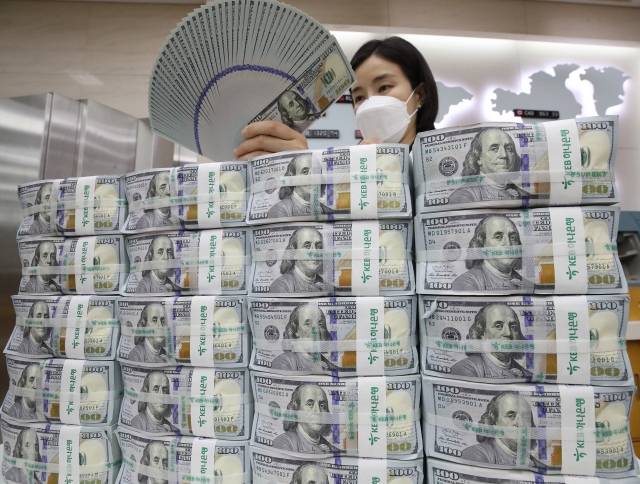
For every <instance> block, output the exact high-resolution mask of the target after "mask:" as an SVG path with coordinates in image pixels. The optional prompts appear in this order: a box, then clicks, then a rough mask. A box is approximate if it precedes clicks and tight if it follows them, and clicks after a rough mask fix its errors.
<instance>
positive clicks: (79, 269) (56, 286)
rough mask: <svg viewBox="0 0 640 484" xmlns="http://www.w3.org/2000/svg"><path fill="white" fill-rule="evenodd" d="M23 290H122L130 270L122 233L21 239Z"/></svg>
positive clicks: (21, 287) (114, 291)
mask: <svg viewBox="0 0 640 484" xmlns="http://www.w3.org/2000/svg"><path fill="white" fill-rule="evenodd" d="M18 251H19V254H20V260H21V262H22V280H21V281H20V293H21V294H102V295H106V294H118V291H119V290H120V288H121V287H122V285H123V283H124V281H125V279H126V277H127V273H128V263H127V255H126V252H125V247H124V238H123V237H122V235H106V236H101V235H100V236H93V237H76V238H65V237H46V238H42V237H41V238H29V239H21V240H19V241H18Z"/></svg>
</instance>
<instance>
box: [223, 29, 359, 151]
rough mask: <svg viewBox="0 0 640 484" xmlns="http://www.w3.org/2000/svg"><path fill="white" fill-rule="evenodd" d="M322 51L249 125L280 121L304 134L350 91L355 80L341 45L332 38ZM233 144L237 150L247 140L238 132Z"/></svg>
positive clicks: (315, 54) (308, 62)
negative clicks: (259, 122) (258, 122)
mask: <svg viewBox="0 0 640 484" xmlns="http://www.w3.org/2000/svg"><path fill="white" fill-rule="evenodd" d="M321 48H322V49H323V50H322V51H319V52H315V53H314V55H313V56H312V57H313V58H312V59H311V61H309V60H306V62H307V66H306V68H305V69H304V71H303V72H302V73H301V74H300V76H298V80H297V81H296V82H295V83H292V84H291V85H290V86H289V87H288V88H287V89H286V90H285V91H283V92H282V93H281V94H280V95H279V96H278V97H277V98H275V99H273V100H272V101H271V102H269V104H268V105H267V107H265V108H264V109H263V110H262V111H260V112H259V113H258V114H257V115H256V116H255V117H254V118H253V119H251V121H250V122H249V123H254V122H256V121H279V122H281V123H283V124H286V125H287V126H289V127H290V128H292V129H294V130H296V131H298V132H299V133H303V132H304V131H305V130H306V129H307V128H308V127H309V126H311V125H312V124H313V123H314V122H315V121H316V120H317V119H318V118H319V117H320V116H322V114H324V112H325V111H326V110H327V109H328V108H329V107H330V106H331V105H332V104H333V103H334V102H336V101H337V100H338V99H339V98H340V96H342V94H343V93H344V92H345V91H346V90H347V89H349V87H350V86H351V85H352V84H353V83H354V82H355V80H356V77H355V74H354V73H353V70H352V69H351V66H350V64H349V62H347V59H346V57H345V55H344V53H343V52H342V49H341V48H340V45H339V44H338V42H337V41H336V40H335V39H333V38H331V39H330V40H329V41H328V42H325V43H323V44H322V46H321ZM233 141H234V143H235V144H234V145H233V146H238V145H239V144H240V143H241V142H242V141H244V138H243V137H242V136H241V135H240V133H239V132H238V133H237V134H236V135H235V136H234V140H233Z"/></svg>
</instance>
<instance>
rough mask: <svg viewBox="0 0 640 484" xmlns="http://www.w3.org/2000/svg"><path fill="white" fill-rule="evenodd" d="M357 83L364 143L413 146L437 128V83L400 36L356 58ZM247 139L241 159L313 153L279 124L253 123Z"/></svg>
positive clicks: (356, 99)
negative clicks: (426, 132) (285, 153)
mask: <svg viewBox="0 0 640 484" xmlns="http://www.w3.org/2000/svg"><path fill="white" fill-rule="evenodd" d="M351 67H352V68H353V71H354V72H355V74H356V82H355V84H354V85H353V86H352V87H351V96H352V98H353V107H354V111H355V113H356V122H357V123H358V127H359V128H360V130H361V131H362V133H363V136H364V139H363V140H362V142H361V144H371V143H384V142H387V143H403V144H408V145H411V144H413V141H414V139H415V137H416V134H417V133H420V132H422V131H429V130H432V129H434V125H433V123H434V121H435V119H436V115H437V114H438V91H437V88H436V82H435V80H434V78H433V74H431V70H430V69H429V66H428V65H427V62H426V61H425V59H424V57H423V56H422V54H421V53H420V52H419V51H418V49H416V48H415V47H414V46H413V45H412V44H411V43H409V42H407V41H406V40H404V39H401V38H400V37H390V38H388V39H385V40H371V41H369V42H367V43H366V44H364V45H363V46H362V47H360V49H358V51H357V52H356V54H355V55H354V56H353V59H351ZM242 136H244V137H245V138H247V139H246V141H243V142H242V143H241V144H240V145H239V146H238V147H237V148H236V149H235V150H234V154H235V156H236V158H237V159H240V160H248V159H249V158H251V157H254V156H261V155H266V154H270V153H277V152H280V151H288V150H304V149H308V146H307V139H306V138H305V137H304V135H303V134H302V133H298V132H297V131H295V130H293V129H292V128H290V127H289V126H286V125H285V124H282V123H279V122H276V121H259V122H257V123H252V124H250V125H249V126H247V127H246V128H245V129H244V130H243V131H242Z"/></svg>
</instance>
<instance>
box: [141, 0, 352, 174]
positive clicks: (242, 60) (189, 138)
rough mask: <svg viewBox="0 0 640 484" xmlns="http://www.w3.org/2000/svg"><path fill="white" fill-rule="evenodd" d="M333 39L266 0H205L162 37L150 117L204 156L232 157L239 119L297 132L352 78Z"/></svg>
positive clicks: (159, 129)
mask: <svg viewBox="0 0 640 484" xmlns="http://www.w3.org/2000/svg"><path fill="white" fill-rule="evenodd" d="M354 81H355V75H354V73H353V71H352V69H351V67H350V64H349V61H348V60H347V59H346V57H345V55H344V53H343V52H342V50H341V49H340V46H339V44H338V42H337V40H336V39H335V38H334V37H333V35H331V33H330V32H329V31H328V30H327V29H325V28H324V27H323V26H322V25H320V24H319V23H317V22H316V21H315V20H314V19H312V18H311V17H309V16H308V15H307V14H305V13H303V12H301V11H299V10H298V9H296V8H293V7H290V6H289V5H286V4H283V3H281V2H277V1H275V0H251V1H250V0H227V1H215V2H212V3H208V4H207V5H204V6H202V7H200V8H198V9H196V10H194V11H193V12H191V13H190V14H189V15H187V17H185V18H184V19H183V20H182V21H181V22H180V23H179V24H178V25H177V26H176V28H175V29H173V30H172V31H171V33H170V34H169V36H168V37H167V39H166V41H165V43H164V45H163V48H162V50H161V51H160V53H159V55H158V58H157V59H156V62H155V64H154V66H153V69H152V73H151V79H150V82H149V117H150V120H151V126H152V127H153V129H154V130H155V131H157V132H158V133H160V134H161V135H162V136H164V137H166V138H168V139H170V140H172V141H174V142H175V143H178V144H180V145H182V146H184V147H186V148H188V149H190V150H192V151H195V152H196V153H198V154H201V155H204V156H206V157H207V158H209V159H210V160H212V161H225V160H232V159H234V156H233V149H234V148H235V147H237V146H238V145H239V144H240V143H241V142H242V141H244V137H243V136H242V134H241V131H242V130H243V129H244V128H245V126H247V124H249V123H252V122H255V121H262V120H274V121H279V122H282V123H284V124H286V125H287V126H289V127H291V128H293V129H295V130H296V131H298V132H300V133H302V132H304V131H305V130H306V129H307V128H308V127H309V126H310V125H311V124H312V123H313V122H314V121H315V120H316V119H318V118H319V117H320V116H322V115H323V114H324V112H325V111H326V110H327V109H328V108H329V107H330V106H331V105H332V104H333V103H334V102H335V101H336V100H337V99H338V98H339V97H340V96H341V95H342V94H343V93H344V92H345V91H346V90H347V89H349V87H350V86H351V85H352V84H353V82H354Z"/></svg>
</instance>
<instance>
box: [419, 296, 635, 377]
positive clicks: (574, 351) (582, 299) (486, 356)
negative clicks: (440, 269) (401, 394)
mask: <svg viewBox="0 0 640 484" xmlns="http://www.w3.org/2000/svg"><path fill="white" fill-rule="evenodd" d="M628 318H629V296H628V295H627V294H614V295H610V296H596V295H587V296H546V297H545V296H533V297H530V296H524V297H517V296H510V297H507V296H495V297H492V298H486V297H465V298H461V297H459V296H458V297H456V296H420V323H419V326H420V344H421V348H420V364H421V367H422V371H423V373H424V374H425V375H430V376H441V377H446V378H454V379H460V380H467V381H478V382H484V383H524V382H548V383H565V384H581V385H597V386H609V385H631V384H633V374H632V372H631V366H630V363H629V356H628V354H627V350H626V339H625V338H626V334H627V321H628Z"/></svg>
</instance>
